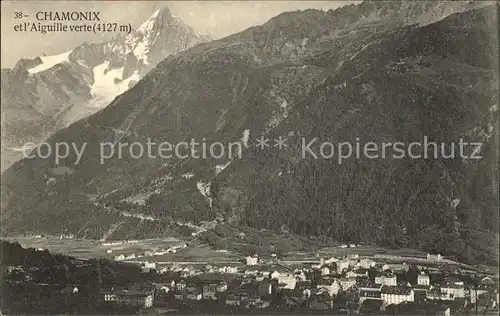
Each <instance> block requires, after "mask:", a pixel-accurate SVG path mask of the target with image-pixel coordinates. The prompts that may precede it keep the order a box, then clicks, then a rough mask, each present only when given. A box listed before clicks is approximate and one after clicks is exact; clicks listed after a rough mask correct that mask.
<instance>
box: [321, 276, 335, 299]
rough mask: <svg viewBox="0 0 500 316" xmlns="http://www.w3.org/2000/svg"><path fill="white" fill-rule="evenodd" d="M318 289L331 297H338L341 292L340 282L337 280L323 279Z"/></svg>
mask: <svg viewBox="0 0 500 316" xmlns="http://www.w3.org/2000/svg"><path fill="white" fill-rule="evenodd" d="M317 288H318V290H323V291H327V292H328V294H330V296H333V295H337V294H338V292H339V291H340V282H339V281H338V280H336V279H329V278H328V279H321V280H320V281H319V282H318V285H317Z"/></svg>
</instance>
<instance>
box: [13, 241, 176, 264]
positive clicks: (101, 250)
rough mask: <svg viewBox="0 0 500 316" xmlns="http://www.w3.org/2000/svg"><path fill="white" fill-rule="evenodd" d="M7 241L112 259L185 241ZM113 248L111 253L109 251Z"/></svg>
mask: <svg viewBox="0 0 500 316" xmlns="http://www.w3.org/2000/svg"><path fill="white" fill-rule="evenodd" d="M4 239H5V240H7V241H11V242H15V241H17V242H19V244H21V246H23V247H25V248H35V249H38V248H41V249H47V250H49V251H50V252H53V253H61V254H65V255H69V256H74V257H76V258H82V259H86V258H109V259H112V258H114V257H115V256H118V255H120V254H124V255H126V256H127V255H130V254H132V253H135V254H136V255H137V254H139V253H142V252H145V251H147V250H156V249H161V248H168V247H171V246H174V245H179V244H183V243H184V242H183V241H182V240H180V239H177V238H164V239H146V240H139V241H137V242H134V243H123V244H117V245H106V244H103V243H102V242H101V241H99V240H90V239H74V238H73V239H59V238H55V237H42V238H36V237H32V236H29V237H25V236H17V237H6V238H4ZM107 250H111V251H112V252H111V253H107Z"/></svg>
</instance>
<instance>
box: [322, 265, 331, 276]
mask: <svg viewBox="0 0 500 316" xmlns="http://www.w3.org/2000/svg"><path fill="white" fill-rule="evenodd" d="M329 274H330V268H328V267H323V268H321V275H329Z"/></svg>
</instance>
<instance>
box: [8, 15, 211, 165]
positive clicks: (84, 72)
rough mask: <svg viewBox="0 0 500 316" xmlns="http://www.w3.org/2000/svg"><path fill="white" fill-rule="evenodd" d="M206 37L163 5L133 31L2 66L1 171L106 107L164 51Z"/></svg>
mask: <svg viewBox="0 0 500 316" xmlns="http://www.w3.org/2000/svg"><path fill="white" fill-rule="evenodd" d="M207 39H208V38H207V37H206V36H201V35H199V34H197V33H196V32H195V31H194V30H193V29H192V28H191V27H190V26H188V25H186V24H185V23H184V22H183V21H182V20H181V19H180V18H178V17H176V16H175V15H173V14H172V13H171V12H170V11H169V10H168V9H167V8H164V9H161V10H158V11H156V12H155V13H154V14H153V15H152V16H151V17H150V18H149V19H148V20H147V21H145V22H144V23H143V24H142V25H141V26H140V27H139V28H138V29H137V30H135V31H133V32H131V33H130V34H125V35H119V36H117V37H116V38H114V39H113V40H111V41H108V42H104V43H97V44H89V43H83V44H82V45H80V46H78V47H76V48H74V49H72V50H70V51H68V52H64V53H62V54H57V55H53V56H45V55H43V56H39V57H36V58H34V59H21V60H19V62H18V63H17V64H16V65H15V67H14V68H13V69H2V171H3V170H4V169H5V168H7V167H8V166H9V165H10V164H11V163H12V162H14V161H16V160H18V159H20V158H21V157H22V155H21V152H20V151H21V150H23V148H22V146H23V144H25V143H27V142H34V143H39V142H40V141H43V140H44V139H45V138H47V137H48V136H50V135H51V134H53V133H54V132H55V131H57V130H59V129H62V128H64V127H66V126H68V125H69V124H71V123H73V122H75V121H77V120H79V119H81V118H84V117H86V116H88V115H90V114H93V113H95V112H97V111H99V110H101V109H102V108H104V107H105V106H106V105H108V104H109V103H110V102H111V101H112V100H113V99H114V98H115V97H116V96H117V95H119V94H121V93H123V92H125V91H126V90H127V89H129V88H130V87H132V86H134V85H135V83H137V81H138V80H140V79H141V78H142V77H143V76H144V75H145V74H146V73H147V72H148V71H149V70H151V69H152V68H153V67H154V66H156V65H157V64H158V63H159V62H160V61H162V60H163V59H164V58H165V57H167V56H169V55H174V54H176V53H178V52H179V51H182V50H185V49H187V48H189V47H192V46H194V45H196V44H198V43H200V42H203V41H206V40H207Z"/></svg>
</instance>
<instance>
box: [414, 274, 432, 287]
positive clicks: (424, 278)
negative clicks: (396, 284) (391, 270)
mask: <svg viewBox="0 0 500 316" xmlns="http://www.w3.org/2000/svg"><path fill="white" fill-rule="evenodd" d="M417 284H418V285H430V284H431V281H430V278H429V276H428V275H427V274H425V272H420V274H419V275H418V276H417Z"/></svg>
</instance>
